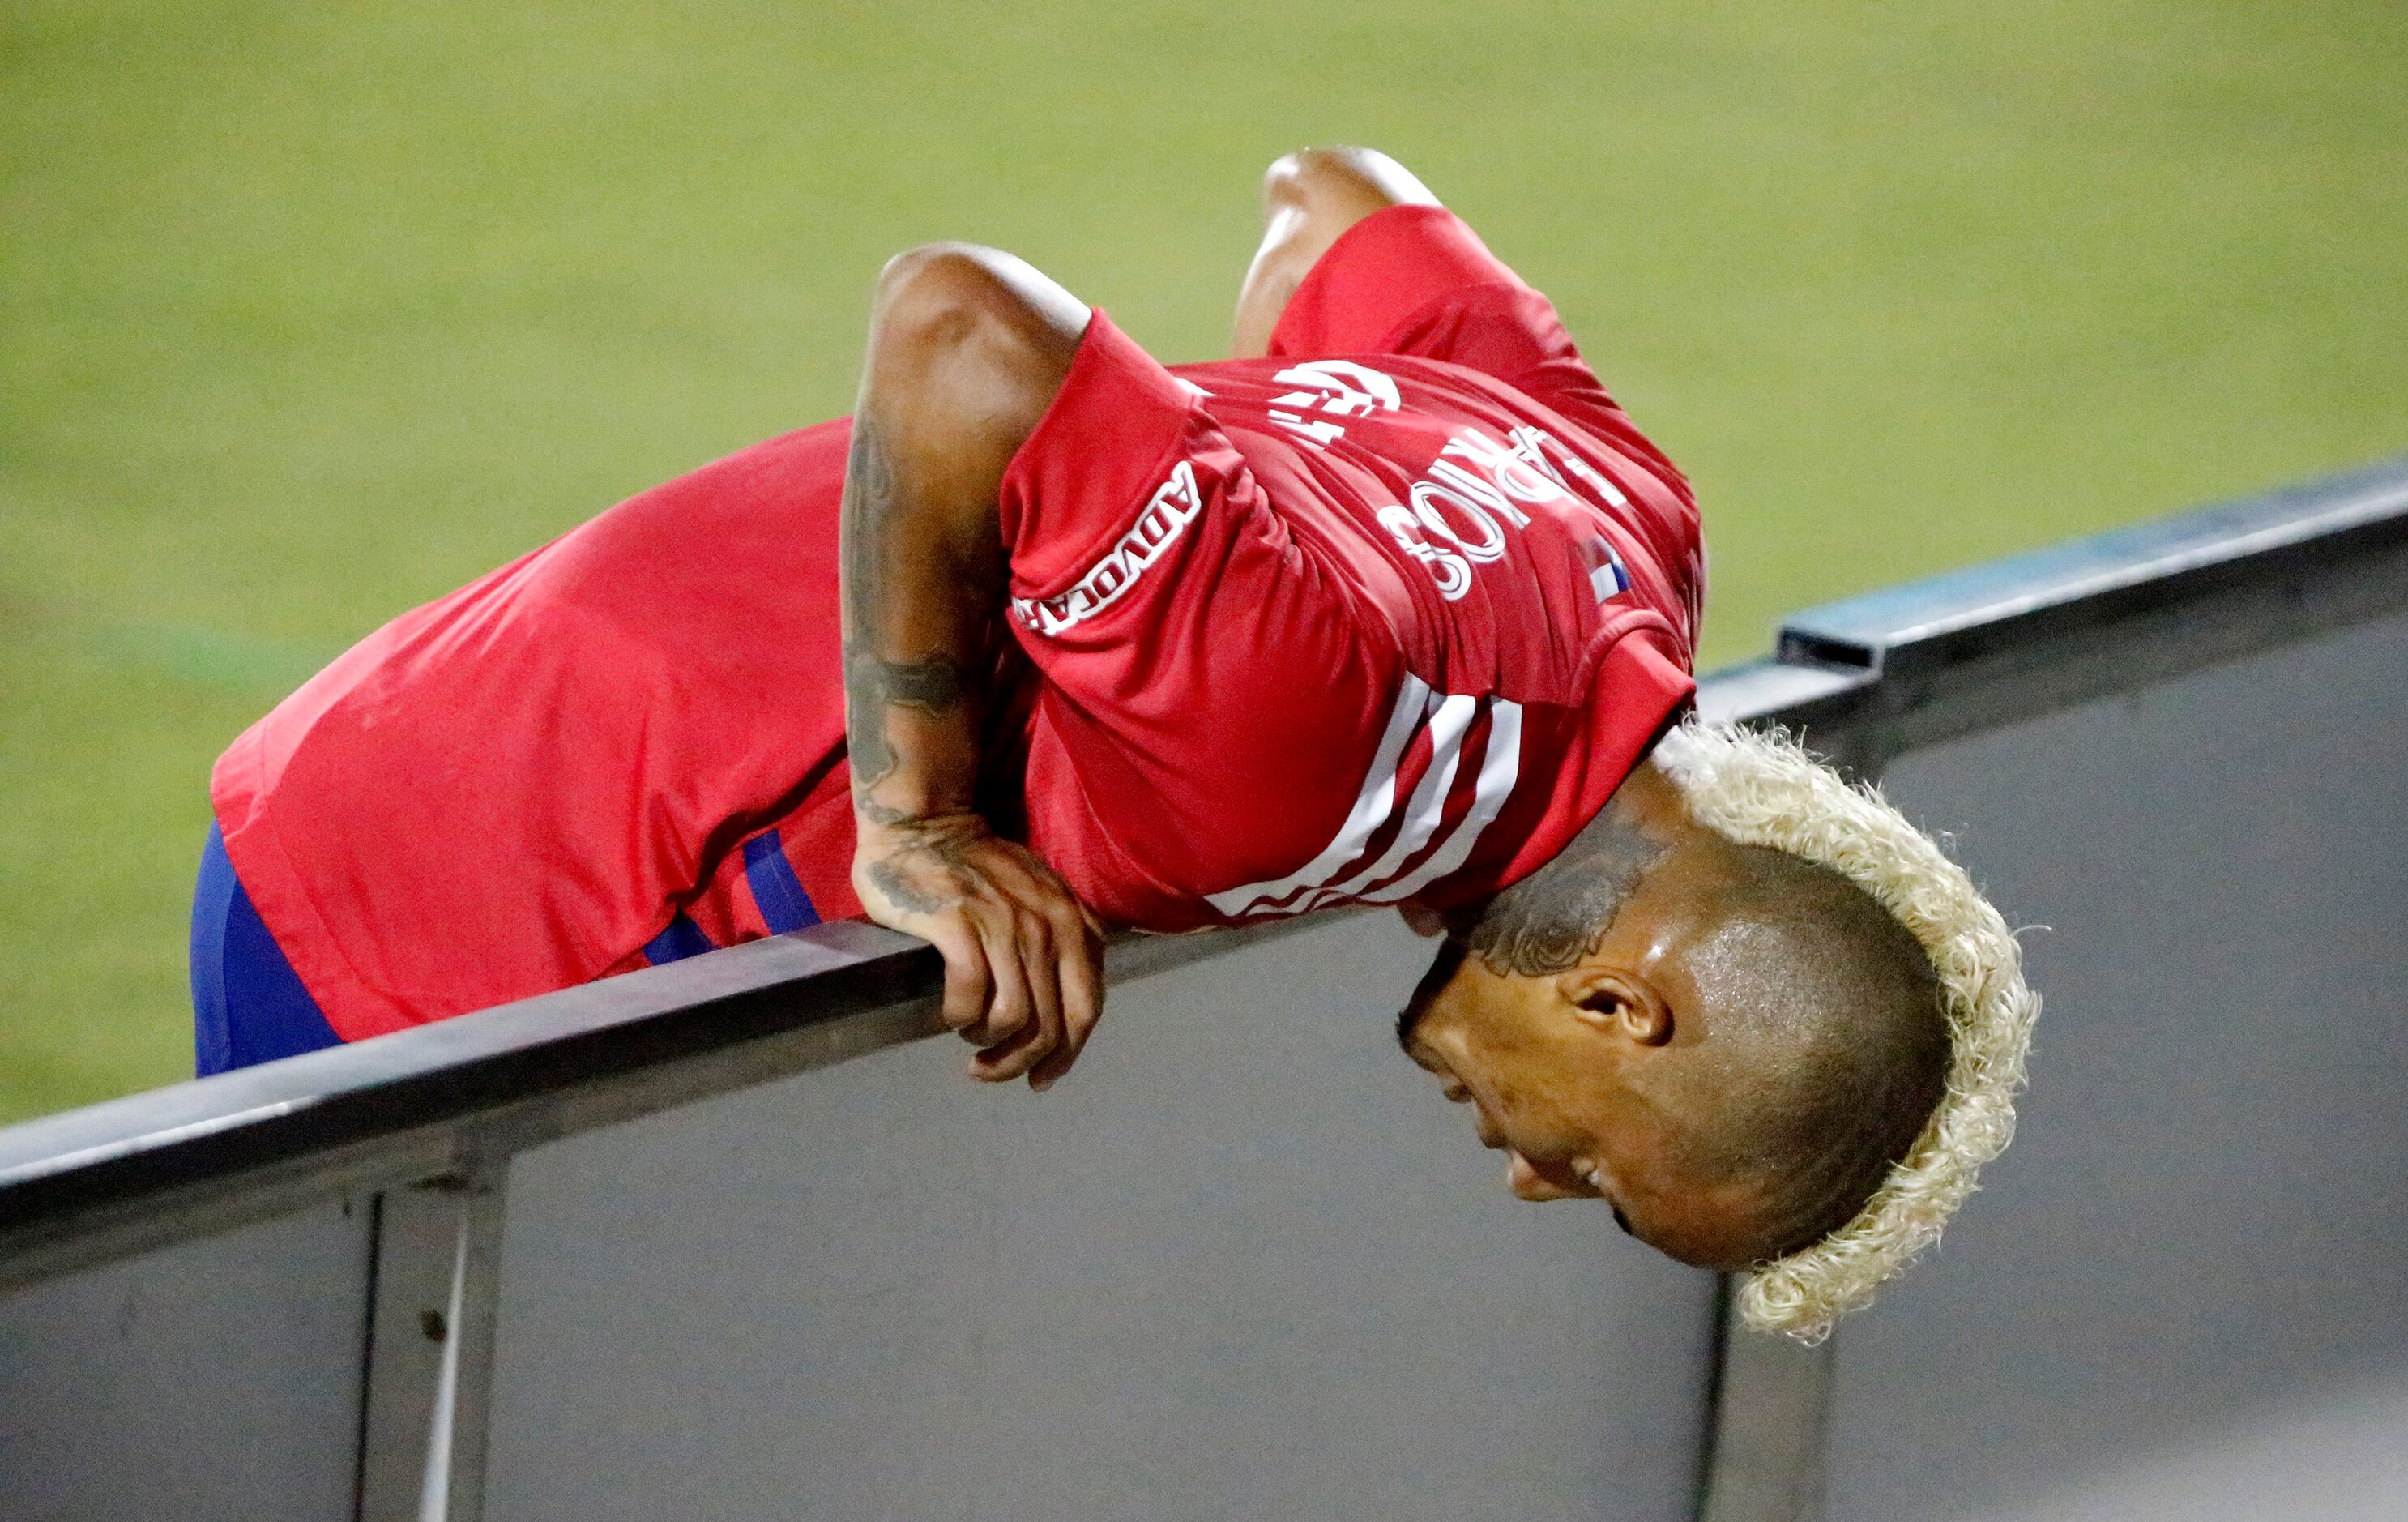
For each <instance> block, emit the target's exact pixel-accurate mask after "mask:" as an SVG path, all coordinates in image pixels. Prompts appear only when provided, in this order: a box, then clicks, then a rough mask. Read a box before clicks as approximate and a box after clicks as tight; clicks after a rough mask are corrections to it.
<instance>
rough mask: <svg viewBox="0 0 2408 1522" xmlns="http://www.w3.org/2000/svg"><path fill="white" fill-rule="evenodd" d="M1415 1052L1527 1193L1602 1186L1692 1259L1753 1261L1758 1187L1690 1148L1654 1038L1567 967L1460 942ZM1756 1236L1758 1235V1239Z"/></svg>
mask: <svg viewBox="0 0 2408 1522" xmlns="http://www.w3.org/2000/svg"><path fill="white" fill-rule="evenodd" d="M1397 1024H1398V1029H1397V1034H1398V1041H1399V1042H1400V1043H1401V1044H1402V1045H1403V1047H1404V1050H1405V1055H1407V1056H1409V1057H1411V1058H1412V1059H1413V1061H1414V1062H1415V1063H1416V1064H1418V1065H1419V1066H1420V1067H1421V1068H1422V1069H1423V1070H1426V1071H1427V1072H1428V1073H1429V1074H1430V1075H1431V1076H1433V1077H1435V1078H1436V1079H1438V1080H1439V1082H1440V1084H1441V1089H1442V1091H1443V1092H1444V1094H1445V1096H1446V1098H1449V1099H1451V1100H1453V1101H1455V1103H1457V1104H1461V1105H1464V1106H1466V1107H1467V1108H1468V1109H1469V1111H1470V1113H1471V1114H1472V1117H1473V1120H1472V1124H1473V1129H1474V1130H1475V1131H1476V1132H1477V1133H1478V1135H1479V1137H1480V1140H1481V1142H1482V1143H1483V1144H1484V1145H1485V1146H1488V1147H1492V1148H1494V1149H1496V1150H1498V1151H1500V1152H1502V1153H1504V1154H1505V1157H1506V1165H1505V1178H1506V1184H1507V1186H1508V1187H1510V1188H1511V1189H1512V1191H1513V1193H1515V1194H1516V1195H1518V1196H1520V1197H1521V1198H1522V1199H1534V1200H1545V1199H1603V1200H1605V1201H1607V1202H1608V1204H1609V1205H1610V1206H1611V1207H1612V1209H1613V1214H1614V1219H1615V1220H1616V1221H1617V1222H1618V1223H1620V1224H1621V1226H1622V1228H1623V1229H1624V1230H1626V1231H1627V1232H1629V1233H1631V1234H1632V1235H1633V1236H1636V1237H1638V1238H1639V1239H1640V1240H1641V1241H1642V1242H1647V1243H1648V1244H1649V1245H1650V1246H1653V1247H1656V1248H1657V1249H1659V1250H1661V1251H1663V1252H1665V1253H1668V1254H1670V1255H1671V1256H1674V1257H1677V1258H1679V1259H1681V1260H1682V1261H1684V1262H1687V1263H1696V1264H1699V1265H1701V1266H1705V1267H1713V1268H1737V1267H1742V1266H1744V1263H1745V1261H1746V1260H1747V1259H1748V1258H1749V1257H1750V1256H1753V1255H1752V1254H1751V1253H1749V1252H1747V1251H1745V1250H1743V1249H1741V1248H1738V1247H1736V1246H1732V1245H1729V1244H1731V1243H1733V1242H1738V1241H1740V1240H1742V1239H1746V1228H1747V1227H1748V1226H1749V1224H1750V1217H1751V1215H1752V1210H1751V1206H1752V1204H1753V1203H1754V1202H1753V1200H1752V1199H1749V1198H1746V1197H1745V1194H1744V1192H1743V1191H1734V1190H1733V1189H1732V1188H1729V1187H1727V1186H1724V1187H1715V1186H1700V1185H1698V1184H1697V1183H1696V1182H1695V1181H1694V1180H1693V1179H1691V1178H1690V1177H1688V1175H1687V1171H1686V1170H1684V1169H1683V1168H1682V1167H1681V1166H1680V1164H1679V1162H1678V1154H1677V1149H1676V1146H1675V1138H1676V1136H1677V1134H1678V1132H1679V1129H1680V1126H1681V1120H1682V1117H1679V1116H1677V1115H1674V1114H1671V1113H1667V1110H1666V1108H1665V1106H1664V1105H1663V1104H1662V1103H1661V1102H1660V1101H1659V1100H1656V1099H1655V1098H1651V1097H1650V1094H1649V1092H1648V1089H1649V1085H1648V1084H1647V1082H1646V1075H1645V1073H1644V1071H1643V1070H1642V1065H1643V1064H1644V1063H1645V1062H1646V1061H1647V1060H1648V1058H1647V1055H1646V1052H1645V1050H1642V1049H1638V1048H1634V1047H1633V1046H1632V1045H1631V1043H1629V1042H1627V1041H1623V1040H1621V1039H1619V1038H1618V1037H1617V1036H1616V1035H1615V1034H1614V1033H1613V1032H1612V1031H1611V1030H1610V1029H1602V1030H1601V1029H1600V1028H1599V1027H1598V1025H1597V1024H1596V1023H1595V1022H1593V1021H1589V1020H1584V1019H1581V1018H1579V1017H1578V1016H1577V1015H1576V1013H1574V1012H1572V1011H1570V1009H1569V1008H1568V1006H1567V1005H1566V1003H1565V1001H1564V999H1563V998H1562V997H1561V994H1560V991H1559V987H1558V980H1557V979H1555V978H1522V977H1513V976H1510V975H1502V974H1498V973H1496V972H1492V971H1490V970H1489V969H1487V968H1486V967H1484V966H1483V965H1482V964H1481V962H1480V960H1479V959H1478V958H1477V957H1469V956H1466V955H1464V954H1463V952H1462V950H1461V949H1460V948H1459V947H1457V946H1455V945H1453V944H1451V943H1450V944H1449V945H1448V946H1447V947H1446V949H1445V950H1444V951H1442V952H1441V954H1440V955H1439V958H1438V960H1437V962H1436V963H1435V964H1434V965H1433V966H1432V967H1431V969H1430V971H1429V973H1428V975H1427V976H1426V977H1425V978H1424V979H1423V980H1422V984H1421V986H1420V987H1419V988H1418V989H1416V990H1415V991H1414V994H1413V997H1412V1000H1411V1001H1409V1002H1408V1003H1407V1005H1406V1006H1405V1010H1404V1012H1403V1013H1402V1014H1401V1015H1400V1016H1399V1017H1398V1023H1397ZM1746 1240H1752V1239H1746Z"/></svg>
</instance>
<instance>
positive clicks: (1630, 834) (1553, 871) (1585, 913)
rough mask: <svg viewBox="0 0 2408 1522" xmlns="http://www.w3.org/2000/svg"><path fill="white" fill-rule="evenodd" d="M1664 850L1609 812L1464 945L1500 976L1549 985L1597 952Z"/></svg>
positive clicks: (1503, 901)
mask: <svg viewBox="0 0 2408 1522" xmlns="http://www.w3.org/2000/svg"><path fill="white" fill-rule="evenodd" d="M1662 854H1664V848H1663V847H1661V846H1659V845H1657V844H1656V843H1655V842H1654V841H1652V840H1648V839H1647V838H1646V837H1644V836H1642V835H1641V834H1640V833H1639V832H1638V831H1637V830H1634V829H1632V828H1630V827H1629V826H1627V825H1625V824H1623V823H1622V822H1621V821H1620V820H1618V819H1616V818H1614V817H1613V812H1612V811H1610V810H1608V811H1602V812H1600V813H1598V816H1597V817H1596V818H1595V819H1592V820H1590V821H1589V822H1588V825H1587V826H1586V827H1585V828H1584V829H1583V830H1582V831H1581V832H1580V834H1579V835H1577V836H1575V837H1573V839H1572V843H1571V845H1570V847H1569V848H1567V849H1565V850H1563V851H1559V852H1557V853H1556V854H1555V858H1554V859H1553V860H1551V861H1549V862H1548V863H1547V864H1546V865H1545V866H1543V867H1541V868H1540V869H1538V870H1537V871H1535V872H1532V873H1531V874H1530V875H1529V876H1527V877H1526V878H1524V879H1523V880H1522V881H1521V882H1519V883H1514V884H1513V885H1512V887H1510V888H1507V889H1505V890H1504V891H1503V892H1502V893H1499V894H1498V895H1497V896H1496V897H1493V898H1491V899H1489V900H1488V904H1487V907H1486V908H1485V909H1484V910H1483V911H1482V912H1481V915H1480V922H1479V924H1477V925H1475V926H1472V928H1471V932H1470V934H1469V935H1468V936H1467V937H1466V938H1465V941H1464V943H1465V944H1466V945H1467V946H1468V947H1469V948H1470V950H1471V952H1472V954H1473V955H1476V956H1478V957H1479V958H1480V959H1481V960H1482V961H1484V962H1485V963H1487V964H1488V969H1489V970H1490V971H1492V972H1497V973H1510V974H1512V975H1513V976H1515V977H1522V978H1543V977H1546V976H1547V975H1548V974H1550V973H1555V972H1561V971H1563V970H1564V969H1566V968H1569V967H1570V966H1572V965H1573V964H1574V963H1576V962H1578V961H1579V960H1580V959H1581V958H1582V957H1584V956H1586V955H1588V954H1589V953H1590V952H1592V951H1595V950H1596V949H1597V943H1598V940H1602V939H1603V938H1604V936H1605V932H1606V929H1607V927H1608V926H1612V925H1613V916H1614V915H1615V914H1616V913H1617V912H1620V910H1621V908H1622V901H1623V900H1624V899H1625V898H1627V897H1630V892H1631V890H1632V889H1633V888H1635V887H1637V886H1638V885H1639V880H1640V879H1641V878H1642V877H1644V876H1646V875H1647V869H1648V868H1650V867H1652V866H1654V865H1655V864H1656V858H1657V857H1658V856H1661V855H1662Z"/></svg>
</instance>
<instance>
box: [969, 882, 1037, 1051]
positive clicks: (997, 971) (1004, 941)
mask: <svg viewBox="0 0 2408 1522" xmlns="http://www.w3.org/2000/svg"><path fill="white" fill-rule="evenodd" d="M976 923H977V925H978V931H979V943H980V945H981V946H982V948H983V949H984V950H985V952H986V966H987V972H988V974H989V975H990V976H991V977H992V978H993V979H994V980H995V988H994V993H993V995H992V997H991V998H989V1000H988V1002H987V1008H986V1018H985V1019H983V1020H979V1021H974V1022H973V1023H971V1024H970V1025H968V1026H967V1027H964V1028H963V1030H962V1039H963V1040H964V1041H968V1042H970V1043H971V1044H972V1045H974V1046H979V1047H989V1046H996V1045H999V1044H1000V1043H1002V1042H1003V1041H1008V1040H1010V1039H1011V1036H1012V1035H1013V1033H1014V1032H1016V1031H1018V1030H1019V1029H1020V1027H1023V1026H1025V1025H1026V1024H1028V1022H1029V1019H1030V1017H1031V1010H1030V1006H1029V1000H1028V978H1027V974H1026V973H1025V972H1024V971H1023V970H1022V969H1021V965H1020V948H1019V947H1018V946H1017V945H1015V944H1014V943H1013V940H1012V936H1011V925H1010V919H1009V915H1008V913H987V914H983V915H981V916H980V917H979V918H978V920H977V921H976ZM980 1076H982V1077H983V1076H984V1074H981V1075H980Z"/></svg>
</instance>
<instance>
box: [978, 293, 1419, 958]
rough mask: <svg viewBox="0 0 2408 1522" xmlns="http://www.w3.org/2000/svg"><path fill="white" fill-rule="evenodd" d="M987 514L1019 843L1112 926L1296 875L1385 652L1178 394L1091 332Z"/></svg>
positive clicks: (1370, 723)
mask: <svg viewBox="0 0 2408 1522" xmlns="http://www.w3.org/2000/svg"><path fill="white" fill-rule="evenodd" d="M1000 506H1001V521H1002V528H1003V535H1004V542H1005V546H1006V549H1007V552H1008V553H1009V554H1010V557H1011V624H1012V626H1013V631H1014V633H1015V635H1016V636H1017V637H1018V639H1019V640H1020V643H1021V646H1022V648H1023V649H1024V650H1025V652H1026V653H1027V655H1028V657H1029V659H1030V660H1031V662H1032V663H1033V664H1034V665H1035V667H1036V668H1037V670H1038V672H1039V675H1040V677H1041V678H1042V681H1041V683H1040V686H1039V693H1038V696H1037V701H1036V702H1035V703H1034V705H1033V706H1032V711H1031V717H1030V721H1029V745H1028V760H1027V767H1028V771H1027V779H1026V787H1025V793H1026V797H1027V804H1028V811H1029V813H1028V829H1029V837H1030V840H1031V843H1032V844H1033V845H1035V846H1036V847H1037V849H1038V850H1039V852H1040V853H1041V854H1044V855H1045V856H1046V858H1047V859H1048V860H1049V861H1051V862H1052V863H1053V864H1054V867H1055V868H1056V869H1059V870H1060V871H1062V872H1063V874H1064V875H1065V876H1066V877H1067V878H1068V879H1069V881H1070V882H1071V883H1072V884H1073V885H1074V886H1075V887H1077V888H1078V890H1079V891H1080V893H1081V895H1082V897H1085V898H1086V899H1087V900H1088V902H1089V903H1091V904H1093V905H1094V906H1095V907H1096V908H1097V910H1098V911H1099V912H1102V913H1104V914H1105V915H1106V916H1107V917H1108V918H1111V919H1112V920H1115V921H1117V922H1119V923H1123V924H1131V925H1139V926H1146V927H1148V928H1154V929H1179V928H1186V927H1189V926H1194V925H1198V924H1209V923H1211V922H1212V920H1213V918H1215V916H1214V915H1212V914H1211V912H1209V911H1207V910H1206V909H1205V908H1204V906H1203V905H1202V903H1201V900H1200V899H1199V897H1198V889H1199V886H1206V887H1209V886H1211V885H1215V884H1219V883H1236V882H1243V881H1246V880H1248V879H1250V878H1254V877H1262V876H1269V875H1271V874H1272V873H1274V872H1276V871H1278V870H1281V869H1284V868H1285V867H1287V866H1292V865H1293V863H1292V862H1290V861H1288V860H1286V859H1285V858H1286V852H1287V850H1288V842H1290V841H1293V840H1298V839H1303V838H1306V837H1310V836H1312V835H1314V834H1315V833H1316V832H1319V833H1322V834H1326V832H1327V828H1328V821H1329V816H1330V814H1331V813H1332V811H1338V812H1342V811H1343V809H1344V804H1345V800H1344V799H1343V798H1342V797H1340V798H1337V799H1335V800H1334V801H1333V799H1332V797H1331V796H1330V795H1331V790H1332V787H1333V786H1334V785H1336V784H1335V783H1334V782H1333V779H1335V778H1336V777H1337V776H1338V775H1339V773H1340V772H1341V771H1343V770H1344V769H1345V768H1348V767H1350V766H1351V767H1352V768H1354V769H1355V772H1357V773H1358V774H1359V772H1360V770H1361V767H1362V765H1363V758H1361V757H1355V756H1353V755H1351V754H1332V753H1333V752H1346V751H1351V750H1352V749H1355V748H1357V747H1360V748H1364V749H1366V750H1367V751H1368V750H1369V748H1370V747H1371V746H1373V745H1375V744H1376V743H1377V742H1378V739H1379V737H1380V736H1381V735H1382V734H1383V729H1384V728H1385V726H1386V725H1387V723H1388V719H1389V714H1390V710H1391V709H1392V708H1393V706H1394V701H1395V698H1394V695H1395V693H1396V691H1397V689H1398V682H1399V680H1400V678H1401V675H1402V671H1401V666H1400V662H1399V658H1398V652H1397V649H1396V646H1395V643H1394V641H1393V640H1392V639H1388V638H1387V637H1386V636H1385V632H1384V631H1383V629H1381V628H1380V627H1379V626H1378V625H1376V623H1372V622H1368V621H1367V620H1366V619H1365V618H1364V617H1363V616H1362V610H1361V608H1360V606H1359V603H1358V601H1357V599H1356V598H1355V596H1353V595H1352V594H1351V592H1350V590H1349V586H1348V578H1347V577H1346V576H1345V575H1343V574H1336V573H1333V571H1332V570H1331V568H1330V567H1328V566H1327V565H1326V563H1325V562H1324V560H1323V559H1322V558H1321V557H1318V556H1314V555H1308V554H1305V553H1300V551H1299V549H1298V546H1297V543H1296V542H1295V540H1294V538H1293V537H1292V536H1291V534H1290V533H1289V531H1288V528H1287V525H1286V524H1284V523H1283V521H1282V519H1281V518H1280V516H1279V515H1278V514H1276V513H1275V512H1273V511H1271V510H1270V508H1269V504H1268V502H1267V501H1266V500H1265V498H1264V495H1263V492H1262V489H1261V487H1260V486H1259V484H1258V483H1257V482H1256V481H1255V479H1254V474H1253V472H1252V471H1250V470H1249V469H1248V467H1247V466H1246V463H1245V461H1244V459H1243V458H1242V456H1241V455H1240V453H1239V452H1238V450H1237V449H1236V447H1235V446H1234V445H1233V444H1232V443H1231V441H1230V440H1229V438H1227V437H1226V434H1224V433H1223V431H1222V430H1221V428H1220V426H1219V425H1218V424H1215V423H1214V422H1213V421H1212V419H1211V415H1210V414H1209V413H1207V412H1206V411H1205V410H1204V409H1202V408H1201V407H1200V406H1199V405H1197V396H1196V392H1195V388H1194V387H1192V386H1190V385H1188V384H1186V383H1184V382H1183V381H1181V380H1179V379H1177V378H1176V377H1174V376H1173V375H1171V373H1170V372H1169V371H1168V370H1167V369H1165V368H1164V367H1163V366H1161V365H1159V364H1157V363H1156V362H1155V361H1154V359H1153V358H1152V357H1151V356H1149V355H1148V354H1146V352H1144V351H1143V350H1142V349H1140V348H1139V347H1138V346H1137V344H1135V343H1134V342H1132V341H1131V340H1130V339H1129V338H1128V337H1126V336H1125V335H1124V334H1122V333H1121V332H1120V330H1119V329H1117V328H1115V327H1114V326H1113V325H1112V324H1111V321H1110V320H1109V319H1108V318H1107V317H1106V316H1105V315H1104V314H1103V313H1102V312H1100V311H1098V312H1097V313H1096V315H1095V317H1094V319H1093V320H1092V322H1091V323H1090V325H1089V327H1088V330H1087V333H1086V336H1085V337H1084V338H1083V340H1082V343H1081V346H1080V350H1079V353H1078V357H1077V359H1076V360H1075V361H1074V363H1073V364H1072V366H1071V369H1070V373H1069V375H1068V378H1067V379H1066V380H1065V381H1064V384H1063V387H1062V391H1061V393H1060V395H1057V396H1056V397H1055V399H1054V405H1053V407H1052V408H1051V409H1049V410H1048V412H1047V413H1046V416H1045V418H1044V420H1043V421H1042V422H1041V423H1040V424H1039V426H1038V428H1037V431H1036V432H1035V433H1034V434H1032V435H1031V436H1030V438H1029V439H1028V440H1027V442H1026V443H1025V445H1024V446H1023V447H1022V449H1021V451H1020V452H1019V453H1018V455H1016V456H1015V458H1014V459H1013V462H1012V465H1011V469H1010V470H1009V471H1008V472H1007V473H1006V475H1005V477H1004V481H1003V488H1002V493H1001V501H1000ZM1365 558H1366V560H1367V562H1368V561H1372V560H1374V559H1375V557H1370V556H1366V557H1365ZM1361 568H1363V569H1367V570H1369V572H1370V573H1372V574H1382V573H1385V574H1393V572H1392V571H1388V570H1387V567H1385V566H1384V564H1372V565H1367V566H1366V567H1361ZM1343 785H1344V786H1345V788H1346V790H1347V791H1349V792H1351V791H1352V787H1353V784H1352V783H1351V782H1350V783H1345V784H1343Z"/></svg>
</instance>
